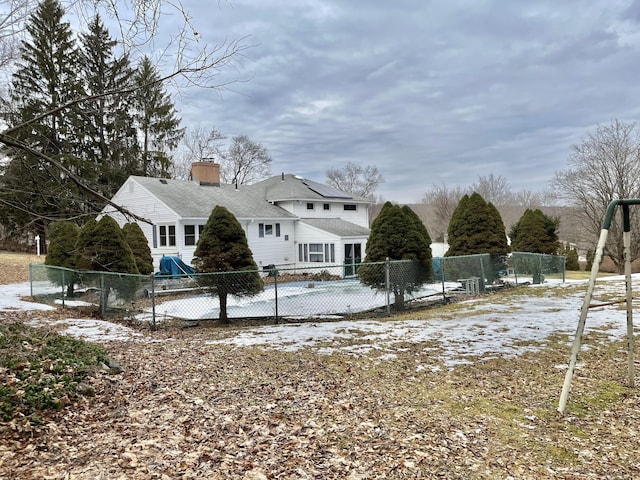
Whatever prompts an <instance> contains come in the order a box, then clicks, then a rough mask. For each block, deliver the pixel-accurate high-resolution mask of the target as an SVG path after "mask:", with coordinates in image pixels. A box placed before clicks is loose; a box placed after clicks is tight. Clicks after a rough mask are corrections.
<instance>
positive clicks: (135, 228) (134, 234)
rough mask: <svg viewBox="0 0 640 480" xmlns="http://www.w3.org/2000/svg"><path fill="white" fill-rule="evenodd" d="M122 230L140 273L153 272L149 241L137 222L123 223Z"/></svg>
mask: <svg viewBox="0 0 640 480" xmlns="http://www.w3.org/2000/svg"><path fill="white" fill-rule="evenodd" d="M122 232H123V233H124V237H125V239H126V240H127V243H128V244H129V246H130V247H131V251H132V252H133V257H134V259H135V261H136V267H137V268H138V271H139V272H140V273H141V274H142V275H150V274H152V273H153V257H152V256H151V249H150V248H149V242H148V241H147V237H146V236H145V235H144V232H143V231H142V229H141V228H140V225H138V224H137V223H125V224H124V226H123V227H122Z"/></svg>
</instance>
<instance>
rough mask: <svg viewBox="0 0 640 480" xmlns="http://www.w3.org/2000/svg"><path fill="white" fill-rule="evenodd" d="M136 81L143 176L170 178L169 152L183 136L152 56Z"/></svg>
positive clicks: (139, 67)
mask: <svg viewBox="0 0 640 480" xmlns="http://www.w3.org/2000/svg"><path fill="white" fill-rule="evenodd" d="M134 80H135V84H136V85H137V86H138V87H139V88H138V90H136V93H135V97H134V109H135V111H134V119H135V121H136V125H137V128H138V131H139V137H140V138H141V142H142V145H141V148H140V155H141V171H140V174H141V175H144V176H150V177H168V176H169V168H170V167H171V159H170V158H169V155H168V152H170V151H171V150H173V149H175V148H176V147H177V146H178V143H179V141H180V139H181V138H182V135H183V134H184V130H183V129H181V128H180V118H178V117H177V115H176V110H175V107H174V105H173V102H172V101H171V97H170V96H169V95H168V94H167V93H166V92H165V91H164V89H163V87H162V84H161V83H160V75H159V74H158V71H157V69H156V68H155V67H154V65H153V64H152V63H151V59H150V58H149V57H144V58H143V59H142V61H141V62H140V65H139V66H138V69H137V73H136V74H135V76H134Z"/></svg>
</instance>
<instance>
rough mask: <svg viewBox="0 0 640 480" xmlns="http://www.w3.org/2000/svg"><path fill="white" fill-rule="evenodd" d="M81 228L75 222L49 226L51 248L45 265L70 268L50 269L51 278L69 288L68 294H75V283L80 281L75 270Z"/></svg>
mask: <svg viewBox="0 0 640 480" xmlns="http://www.w3.org/2000/svg"><path fill="white" fill-rule="evenodd" d="M79 235H80V228H79V227H78V226H77V225H76V224H75V223H73V222H64V221H63V222H54V223H52V224H51V225H50V226H49V249H48V251H47V256H46V257H45V260H44V263H45V265H50V266H55V267H64V268H66V269H69V270H65V271H62V270H58V269H51V270H49V279H50V280H51V281H52V282H53V283H55V284H56V285H60V286H62V287H66V288H67V296H68V297H72V296H73V290H74V285H75V283H76V282H77V281H78V276H77V275H76V273H75V271H73V270H74V269H75V268H76V259H77V251H76V244H77V242H78V236H79Z"/></svg>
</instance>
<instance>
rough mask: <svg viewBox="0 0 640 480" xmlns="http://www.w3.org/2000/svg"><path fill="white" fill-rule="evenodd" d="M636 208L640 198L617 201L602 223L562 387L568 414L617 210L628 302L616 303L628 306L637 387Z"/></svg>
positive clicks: (562, 408) (561, 409)
mask: <svg viewBox="0 0 640 480" xmlns="http://www.w3.org/2000/svg"><path fill="white" fill-rule="evenodd" d="M632 205H640V198H627V199H620V200H613V201H612V202H611V203H610V204H609V206H608V207H607V211H606V213H605V217H604V220H603V222H602V230H600V238H599V240H598V245H597V247H596V251H595V256H594V259H593V265H592V266H591V275H590V276H589V284H588V287H587V293H586V294H585V297H584V301H583V302H582V308H581V309H580V320H579V321H578V328H577V330H576V335H575V338H574V340H573V345H572V347H571V356H570V358H569V368H568V369H567V373H566V375H565V378H564V385H563V386H562V393H561V394H560V401H559V404H558V411H559V412H560V413H564V411H565V409H566V407H567V398H568V397H569V390H570V388H571V380H572V378H573V373H574V371H575V368H576V363H577V361H578V353H579V352H580V347H581V345H582V337H583V334H584V327H585V323H586V320H587V313H588V311H589V308H591V307H593V306H594V305H591V299H592V297H593V291H594V289H595V285H596V277H597V276H598V272H599V270H600V263H601V262H602V256H603V252H604V246H605V244H606V243H607V236H608V235H609V229H610V227H611V221H612V220H613V216H614V214H615V211H616V207H621V208H622V223H623V233H622V244H623V254H624V277H625V290H626V294H625V298H624V300H620V301H619V302H612V303H626V305H627V308H626V310H627V365H628V378H627V383H628V385H629V387H630V388H633V387H634V384H635V381H634V380H635V372H634V346H633V343H634V342H633V306H632V300H633V295H632V293H633V292H632V289H631V220H630V214H629V207H631V206H632Z"/></svg>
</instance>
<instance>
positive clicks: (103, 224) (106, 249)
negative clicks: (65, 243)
mask: <svg viewBox="0 0 640 480" xmlns="http://www.w3.org/2000/svg"><path fill="white" fill-rule="evenodd" d="M77 248H78V254H79V257H78V265H79V268H82V269H85V270H91V271H94V272H119V273H136V274H137V273H139V272H138V269H137V267H136V261H135V258H134V257H133V252H132V251H131V247H130V246H129V244H128V243H127V240H126V238H125V236H124V233H123V231H122V229H121V228H120V226H119V225H118V223H117V222H116V221H115V220H114V219H113V218H111V217H110V216H108V215H105V216H104V217H102V218H101V219H100V221H98V222H87V224H86V226H85V227H83V229H82V230H81V232H80V236H79V238H78V246H77Z"/></svg>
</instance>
